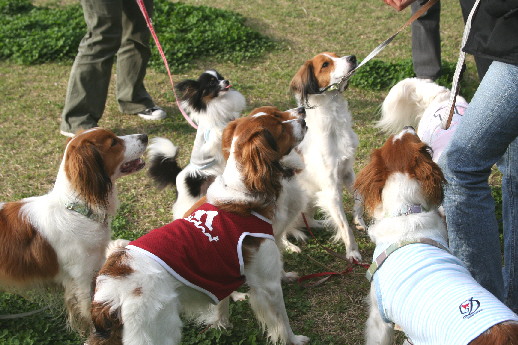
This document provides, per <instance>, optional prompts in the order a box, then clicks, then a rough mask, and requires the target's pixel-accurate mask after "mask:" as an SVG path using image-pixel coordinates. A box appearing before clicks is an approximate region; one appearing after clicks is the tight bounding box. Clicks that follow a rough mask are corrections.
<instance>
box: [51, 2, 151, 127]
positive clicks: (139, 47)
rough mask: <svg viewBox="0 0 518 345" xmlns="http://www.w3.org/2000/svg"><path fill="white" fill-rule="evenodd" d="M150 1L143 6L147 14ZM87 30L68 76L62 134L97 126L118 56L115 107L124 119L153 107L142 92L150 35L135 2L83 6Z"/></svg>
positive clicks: (148, 98)
mask: <svg viewBox="0 0 518 345" xmlns="http://www.w3.org/2000/svg"><path fill="white" fill-rule="evenodd" d="M152 1H153V0H145V1H144V2H145V5H146V8H147V11H148V13H149V14H150V15H151V13H152V12H153V2H152ZM81 5H82V7H83V12H84V18H85V22H86V26H87V32H86V35H85V36H84V37H83V39H82V40H81V43H80V44H79V49H78V54H77V56H76V58H75V61H74V64H73V66H72V71H71V73H70V79H69V82H68V89H67V94H66V100H65V106H64V109H63V113H62V121H61V130H62V131H66V132H71V133H75V132H76V131H77V130H78V129H81V128H82V129H88V128H92V127H95V126H97V122H98V121H99V120H100V119H101V116H102V114H103V112H104V107H105V104H106V98H107V95H108V86H109V84H110V79H111V72H112V67H113V63H114V59H115V56H117V67H116V68H117V88H116V90H117V101H118V104H119V109H120V111H121V112H123V113H128V114H135V113H137V112H139V111H142V110H144V109H146V108H150V107H152V106H154V103H153V100H152V99H151V97H150V96H149V94H148V92H147V91H146V88H145V87H144V82H143V81H144V76H145V75H146V67H147V63H148V61H149V58H150V56H151V50H150V47H149V39H150V32H149V29H148V28H147V25H146V22H145V20H144V17H143V15H142V13H141V12H140V9H139V7H138V5H137V3H136V0H81Z"/></svg>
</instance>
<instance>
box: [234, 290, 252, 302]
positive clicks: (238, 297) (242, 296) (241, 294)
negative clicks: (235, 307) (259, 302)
mask: <svg viewBox="0 0 518 345" xmlns="http://www.w3.org/2000/svg"><path fill="white" fill-rule="evenodd" d="M230 298H232V300H233V301H234V302H238V301H244V300H246V299H247V298H248V294H247V293H244V292H237V291H234V292H232V293H231V294H230Z"/></svg>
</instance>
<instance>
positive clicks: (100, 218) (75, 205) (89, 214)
mask: <svg viewBox="0 0 518 345" xmlns="http://www.w3.org/2000/svg"><path fill="white" fill-rule="evenodd" d="M65 208H66V209H67V210H70V211H74V212H77V213H79V214H80V215H83V216H85V217H86V218H89V219H91V220H93V221H94V222H97V223H101V224H105V223H106V222H107V220H108V215H107V214H106V213H105V214H97V213H95V212H94V211H93V210H92V209H91V208H90V207H88V206H86V205H85V204H83V203H80V202H69V203H66V204H65Z"/></svg>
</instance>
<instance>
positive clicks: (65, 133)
mask: <svg viewBox="0 0 518 345" xmlns="http://www.w3.org/2000/svg"><path fill="white" fill-rule="evenodd" d="M59 133H61V135H64V136H65V137H69V138H73V137H74V136H75V134H74V133H70V132H65V131H64V130H60V131H59Z"/></svg>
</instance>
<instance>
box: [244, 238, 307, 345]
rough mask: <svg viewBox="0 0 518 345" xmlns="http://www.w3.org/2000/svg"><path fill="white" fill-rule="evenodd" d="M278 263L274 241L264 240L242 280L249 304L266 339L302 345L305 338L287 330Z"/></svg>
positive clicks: (278, 256)
mask: <svg viewBox="0 0 518 345" xmlns="http://www.w3.org/2000/svg"><path fill="white" fill-rule="evenodd" d="M281 272H282V262H281V256H280V253H279V250H278V248H277V245H276V244H275V242H274V241H270V240H264V241H262V243H261V245H260V246H259V248H257V249H256V250H255V251H254V253H253V257H252V259H251V260H250V262H249V263H248V264H247V265H246V266H245V276H246V281H247V283H248V285H249V286H250V304H251V306H252V310H253V311H254V313H255V315H256V317H257V319H258V320H259V322H260V324H261V326H262V327H263V328H266V330H267V333H268V337H269V338H270V340H271V341H272V342H273V343H274V344H276V343H278V342H280V343H282V344H286V343H288V344H290V345H303V344H306V343H308V341H309V338H308V337H305V336H303V335H295V334H294V333H293V331H292V329H291V326H290V323H289V320H288V314H287V313H286V307H285V305H284V297H283V294H282V287H281Z"/></svg>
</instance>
